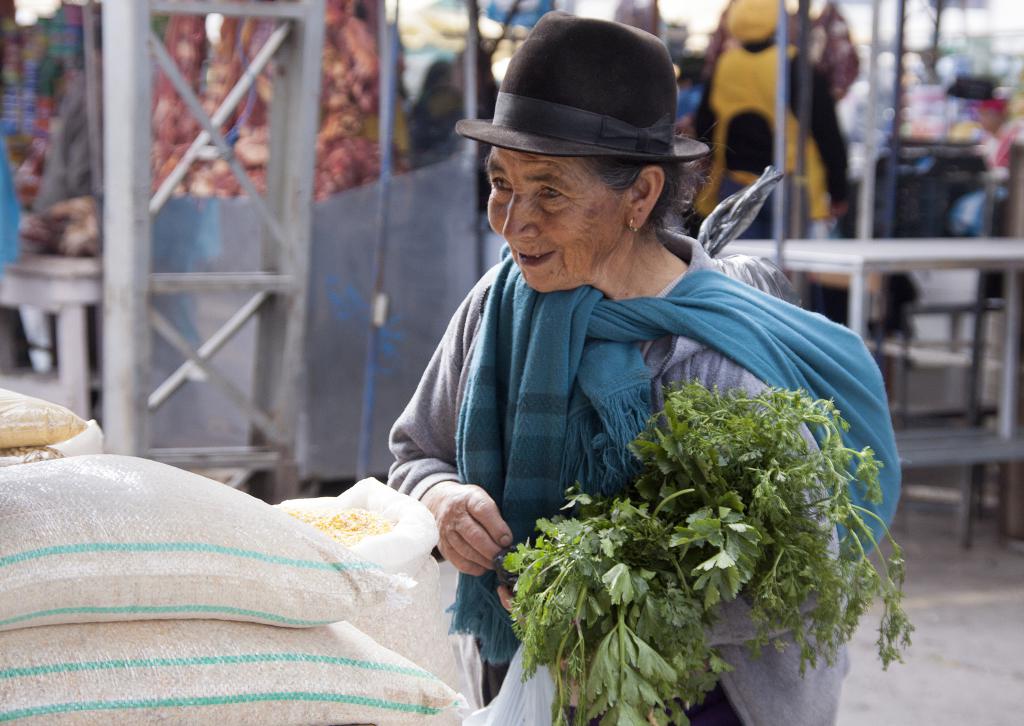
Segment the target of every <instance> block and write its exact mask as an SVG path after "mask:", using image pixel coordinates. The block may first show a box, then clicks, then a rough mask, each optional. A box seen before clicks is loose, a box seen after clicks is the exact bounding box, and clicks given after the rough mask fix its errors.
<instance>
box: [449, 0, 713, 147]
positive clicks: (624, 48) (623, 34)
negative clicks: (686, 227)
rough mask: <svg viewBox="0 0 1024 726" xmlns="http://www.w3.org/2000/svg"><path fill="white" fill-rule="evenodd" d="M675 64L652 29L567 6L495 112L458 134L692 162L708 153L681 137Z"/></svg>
mask: <svg viewBox="0 0 1024 726" xmlns="http://www.w3.org/2000/svg"><path fill="white" fill-rule="evenodd" d="M675 110H676V81H675V70H674V69H673V67H672V60H671V59H670V58H669V55H668V50H667V49H666V48H665V46H664V44H663V43H662V42H661V41H660V40H658V39H657V38H656V37H654V36H653V35H651V34H650V33H646V32H644V31H642V30H638V29H636V28H633V27H630V26H628V25H622V24H621V23H613V22H609V21H606V20H594V19H591V18H577V17H574V16H572V15H568V14H566V13H562V12H550V13H547V14H546V15H544V17H542V18H541V19H540V21H539V22H538V23H537V25H536V26H535V27H534V29H533V30H532V31H530V34H529V35H528V36H527V37H526V41H525V42H524V43H523V45H522V47H520V48H519V50H518V51H516V54H515V55H514V56H512V60H511V62H510V63H509V66H508V71H507V72H506V74H505V78H504V79H503V80H502V82H501V90H500V92H499V93H498V102H497V105H496V107H495V111H494V118H493V119H492V120H490V121H485V120H462V121H459V122H458V123H457V124H456V125H455V130H456V131H458V133H460V134H462V135H463V136H466V137H468V138H470V139H475V140H477V141H483V142H485V143H488V144H491V145H493V146H500V147H502V148H506V149H512V150H514V151H526V152H530V153H534V154H545V155H548V156H615V157H619V158H626V159H638V160H651V161H669V160H678V161H685V160H688V159H698V158H700V157H702V156H705V155H706V154H707V153H708V147H707V146H706V145H704V144H702V143H701V142H699V141H696V140H694V139H688V138H685V137H679V136H675V134H674V129H673V121H674V120H675Z"/></svg>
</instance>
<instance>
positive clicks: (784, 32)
mask: <svg viewBox="0 0 1024 726" xmlns="http://www.w3.org/2000/svg"><path fill="white" fill-rule="evenodd" d="M788 48H789V16H788V14H787V13H786V0H779V12H778V20H777V21H776V23H775V50H776V52H777V53H778V64H777V65H776V70H775V168H776V169H779V170H780V171H783V172H785V171H787V168H786V151H787V149H786V120H787V117H788V116H787V114H788V106H789V55H788V53H787V51H788ZM787 186H788V185H787V184H786V182H785V180H783V183H782V184H779V185H778V186H777V187H776V188H775V198H774V200H773V201H774V205H775V207H774V214H773V216H772V236H773V237H774V238H775V262H776V264H778V265H779V267H782V252H783V245H784V243H785V238H786V187H787Z"/></svg>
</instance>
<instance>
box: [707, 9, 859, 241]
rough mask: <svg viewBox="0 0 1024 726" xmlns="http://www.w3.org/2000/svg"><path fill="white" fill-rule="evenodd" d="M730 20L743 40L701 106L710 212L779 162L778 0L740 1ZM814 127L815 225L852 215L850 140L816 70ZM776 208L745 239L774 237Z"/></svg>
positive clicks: (791, 116) (791, 152)
mask: <svg viewBox="0 0 1024 726" xmlns="http://www.w3.org/2000/svg"><path fill="white" fill-rule="evenodd" d="M727 12H728V17H727V18H726V22H727V26H728V29H729V34H730V36H731V37H732V38H734V39H735V40H736V41H737V43H739V45H737V46H735V47H733V48H730V49H728V50H726V51H725V52H723V53H722V55H721V56H720V57H719V59H718V62H717V64H716V65H715V69H714V73H713V74H712V76H711V78H710V79H709V80H708V81H707V84H706V86H705V88H704V96H703V97H702V99H701V103H700V107H699V108H698V109H697V117H696V135H697V138H698V139H701V140H702V141H705V142H707V143H709V144H710V145H711V149H712V157H711V169H710V175H709V176H710V178H709V183H708V185H707V186H706V187H705V188H704V191H703V192H702V194H701V196H700V197H699V198H698V200H697V210H698V211H699V212H700V213H701V214H702V215H704V216H707V215H708V214H710V212H711V210H712V209H714V207H715V205H716V204H717V203H718V202H719V201H721V200H722V199H724V198H725V197H727V196H729V195H730V194H733V193H735V192H737V191H739V190H740V189H743V188H744V187H746V186H747V185H749V184H751V183H753V181H754V180H755V179H757V177H758V176H759V175H760V174H761V172H762V171H764V168H765V167H766V166H769V165H771V164H773V163H774V151H773V147H774V126H775V91H776V69H777V63H778V49H777V48H776V46H775V26H776V22H777V12H778V3H777V2H776V0H736V2H734V3H733V4H732V5H731V6H730V7H729V9H728V11H727ZM788 52H789V54H790V88H791V89H792V92H791V94H790V113H788V114H787V115H786V135H787V143H786V146H787V161H786V172H787V173H790V174H791V173H792V172H793V169H794V167H795V166H796V145H797V140H798V137H799V129H798V124H797V119H796V113H797V109H798V108H799V100H800V99H799V95H800V93H799V87H798V83H797V81H798V77H797V76H798V66H797V63H795V62H794V61H795V58H796V52H795V50H794V49H793V48H790V49H788ZM812 94H813V95H812V102H811V128H810V133H809V134H808V138H807V146H806V152H805V160H806V161H805V163H806V171H805V174H804V175H805V178H806V181H805V186H804V188H805V190H806V194H807V199H806V208H807V209H808V213H809V217H810V219H811V221H812V222H814V221H819V222H827V221H830V220H833V219H835V218H837V217H841V216H842V215H843V214H845V213H846V211H847V209H848V208H849V205H848V203H847V194H848V189H847V179H846V142H845V140H844V139H843V135H842V133H841V132H840V130H839V122H838V120H837V119H836V111H835V101H834V99H833V96H832V93H831V92H830V90H829V85H828V80H827V78H826V77H825V76H824V75H823V74H821V73H820V72H818V71H814V73H813V81H812ZM772 215H773V211H772V205H765V207H763V208H762V210H761V212H760V214H758V216H757V218H756V219H755V220H754V222H753V224H751V226H750V227H749V228H748V229H747V231H746V232H745V233H744V234H743V235H741V236H742V237H744V238H747V239H768V238H770V237H772Z"/></svg>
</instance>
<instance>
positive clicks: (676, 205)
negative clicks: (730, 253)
mask: <svg viewBox="0 0 1024 726" xmlns="http://www.w3.org/2000/svg"><path fill="white" fill-rule="evenodd" d="M583 161H584V162H585V163H586V164H587V166H589V167H590V170H591V172H593V173H594V175H595V176H597V178H598V179H600V180H601V183H602V184H604V185H605V186H606V187H608V188H609V189H613V190H615V191H619V192H622V191H625V190H627V189H629V188H630V187H631V186H633V184H634V183H635V182H636V180H637V178H638V177H639V176H640V172H641V171H643V169H644V167H647V166H660V167H661V169H662V171H664V172H665V186H664V187H663V188H662V190H661V195H660V196H659V197H658V201H657V202H656V203H655V204H654V209H652V210H651V213H650V215H648V217H647V223H646V225H645V226H647V225H649V226H651V227H652V228H653V229H654V231H655V232H664V231H667V230H669V229H671V228H674V227H679V226H681V225H682V222H683V219H684V218H685V216H686V215H687V214H688V213H689V212H690V209H691V208H692V207H693V201H694V199H695V198H696V196H697V193H698V192H699V191H700V188H701V185H702V184H703V182H704V176H703V174H702V173H701V171H700V169H701V164H700V162H693V161H653V162H652V161H638V160H636V159H620V158H616V157H613V156H588V157H584V158H583Z"/></svg>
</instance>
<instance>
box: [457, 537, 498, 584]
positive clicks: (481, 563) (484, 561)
mask: <svg viewBox="0 0 1024 726" xmlns="http://www.w3.org/2000/svg"><path fill="white" fill-rule="evenodd" d="M445 540H446V542H447V543H448V546H449V547H450V548H451V549H453V550H455V551H456V552H458V553H459V556H460V557H461V558H462V559H463V560H465V561H466V562H469V563H471V564H473V565H476V566H477V567H479V568H480V569H481V570H484V571H486V570H490V569H493V565H492V564H491V560H489V559H488V558H487V557H486V556H484V555H483V554H481V553H480V552H479V551H478V550H477V549H476V548H475V547H474V546H473V545H472V544H470V543H469V542H468V541H467V540H466V538H465V537H463V536H462V534H461V533H460V532H458V531H454V530H453V531H451V532H449V533H448V536H447V537H446V538H445ZM453 564H454V563H453ZM456 567H457V565H456ZM467 574H481V575H482V574H483V572H479V573H467Z"/></svg>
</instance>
